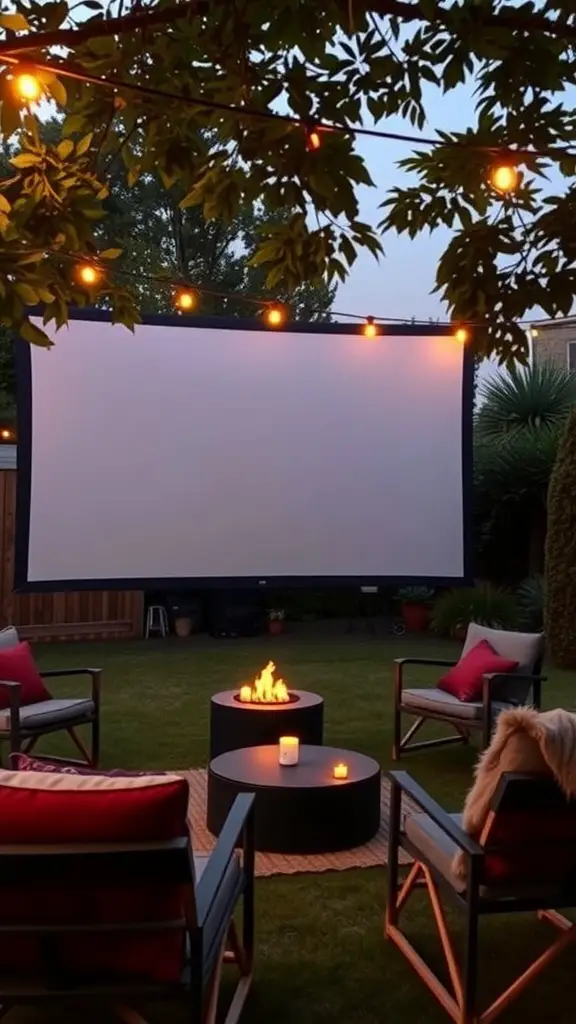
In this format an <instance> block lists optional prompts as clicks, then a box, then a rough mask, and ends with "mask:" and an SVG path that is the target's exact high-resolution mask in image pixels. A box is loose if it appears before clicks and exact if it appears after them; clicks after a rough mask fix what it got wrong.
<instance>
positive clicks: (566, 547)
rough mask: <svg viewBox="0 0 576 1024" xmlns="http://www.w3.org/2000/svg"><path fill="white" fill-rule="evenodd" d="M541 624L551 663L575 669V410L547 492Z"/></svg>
mask: <svg viewBox="0 0 576 1024" xmlns="http://www.w3.org/2000/svg"><path fill="white" fill-rule="evenodd" d="M545 578H546V607H545V615H544V622H545V627H546V638H547V644H548V651H549V654H550V658H551V660H552V661H553V662H554V663H555V664H556V665H559V666H561V667H562V668H574V667H575V666H576V410H575V411H574V412H573V413H572V414H571V416H570V418H569V420H568V423H567V424H566V429H565V431H564V434H563V436H562V440H561V442H560V447H559V450H558V458H557V459H556V465H555V466H554V470H553V472H552V476H551V478H550V487H549V490H548V535H547V538H546V574H545Z"/></svg>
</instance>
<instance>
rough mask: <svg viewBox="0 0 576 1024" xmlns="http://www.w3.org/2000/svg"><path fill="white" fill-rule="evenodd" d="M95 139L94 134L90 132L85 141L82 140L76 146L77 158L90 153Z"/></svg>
mask: <svg viewBox="0 0 576 1024" xmlns="http://www.w3.org/2000/svg"><path fill="white" fill-rule="evenodd" d="M93 137H94V132H88V135H85V136H84V138H83V139H80V142H79V143H78V144H77V146H76V155H77V156H84V153H87V152H88V150H89V149H90V146H91V144H92V139H93Z"/></svg>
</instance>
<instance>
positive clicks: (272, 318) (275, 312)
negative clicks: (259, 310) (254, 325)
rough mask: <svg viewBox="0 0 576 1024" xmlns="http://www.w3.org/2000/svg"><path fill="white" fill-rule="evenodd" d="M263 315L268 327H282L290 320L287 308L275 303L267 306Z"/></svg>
mask: <svg viewBox="0 0 576 1024" xmlns="http://www.w3.org/2000/svg"><path fill="white" fill-rule="evenodd" d="M262 315H263V318H264V323H265V324H266V326H267V327H282V326H283V325H284V324H285V323H286V321H287V319H288V310H287V309H286V307H285V306H280V305H278V304H277V303H274V305H272V306H266V308H265V310H264V313H263V314H262Z"/></svg>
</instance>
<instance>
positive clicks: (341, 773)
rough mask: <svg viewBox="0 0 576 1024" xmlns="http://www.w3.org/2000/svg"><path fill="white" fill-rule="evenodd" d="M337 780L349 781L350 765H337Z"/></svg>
mask: <svg viewBox="0 0 576 1024" xmlns="http://www.w3.org/2000/svg"><path fill="white" fill-rule="evenodd" d="M332 774H333V775H334V778H335V779H347V778H348V765H347V764H342V763H340V764H335V765H334V770H333V773H332Z"/></svg>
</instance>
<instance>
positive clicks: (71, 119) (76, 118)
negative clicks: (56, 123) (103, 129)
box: [62, 114, 86, 135]
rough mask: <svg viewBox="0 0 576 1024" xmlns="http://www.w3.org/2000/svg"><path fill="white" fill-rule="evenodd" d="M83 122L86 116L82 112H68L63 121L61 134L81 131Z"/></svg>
mask: <svg viewBox="0 0 576 1024" xmlns="http://www.w3.org/2000/svg"><path fill="white" fill-rule="evenodd" d="M85 124H86V118H85V117H84V115H83V114H70V115H69V116H68V117H67V118H66V120H65V121H64V125H63V127H62V134H63V135H74V133H75V132H79V131H81V130H82V128H84V125H85Z"/></svg>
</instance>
